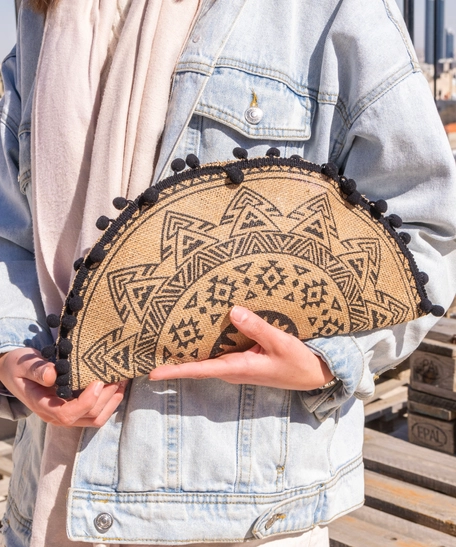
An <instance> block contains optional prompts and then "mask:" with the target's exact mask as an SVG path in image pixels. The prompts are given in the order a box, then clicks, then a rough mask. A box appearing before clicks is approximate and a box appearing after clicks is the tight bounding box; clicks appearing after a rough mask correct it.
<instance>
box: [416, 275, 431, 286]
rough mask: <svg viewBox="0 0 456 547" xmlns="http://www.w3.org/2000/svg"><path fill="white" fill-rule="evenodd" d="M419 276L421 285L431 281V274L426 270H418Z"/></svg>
mask: <svg viewBox="0 0 456 547" xmlns="http://www.w3.org/2000/svg"><path fill="white" fill-rule="evenodd" d="M417 277H418V280H419V282H420V283H421V285H426V284H427V283H429V276H428V274H427V273H426V272H418V274H417Z"/></svg>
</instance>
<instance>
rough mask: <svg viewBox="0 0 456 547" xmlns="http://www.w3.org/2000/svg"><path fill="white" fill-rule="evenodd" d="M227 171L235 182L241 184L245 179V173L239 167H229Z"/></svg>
mask: <svg viewBox="0 0 456 547" xmlns="http://www.w3.org/2000/svg"><path fill="white" fill-rule="evenodd" d="M225 172H226V174H227V175H228V178H229V179H230V181H231V182H232V183H233V184H241V182H243V180H244V173H243V172H242V171H241V169H238V168H237V167H229V168H227V169H225Z"/></svg>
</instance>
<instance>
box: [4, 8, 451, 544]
mask: <svg viewBox="0 0 456 547" xmlns="http://www.w3.org/2000/svg"><path fill="white" fill-rule="evenodd" d="M42 32H43V21H42V19H41V18H40V17H39V16H37V15H35V14H33V13H32V12H30V11H28V10H27V9H23V10H22V11H21V15H20V26H19V38H18V44H17V47H16V49H15V50H13V52H12V53H11V54H10V56H9V57H7V58H6V60H5V62H4V64H3V75H4V81H5V88H6V93H5V96H4V99H3V101H2V103H1V119H0V131H1V132H0V136H1V146H2V153H1V154H0V177H1V179H0V180H1V187H0V192H1V198H0V253H1V261H2V262H1V264H0V275H1V285H0V351H1V352H5V351H8V350H11V349H13V348H15V347H21V346H24V345H33V346H35V347H38V348H39V347H42V346H43V345H45V344H47V343H49V341H50V340H51V334H50V333H49V331H48V330H47V327H46V326H45V322H44V319H43V310H42V305H41V301H40V294H39V288H38V283H37V280H36V271H35V265H34V258H33V243H32V233H31V216H30V199H31V176H30V166H31V157H30V138H31V127H30V120H31V116H30V114H31V109H32V103H33V85H34V73H35V68H36V65H37V57H38V53H39V44H40V41H41V37H42ZM252 92H255V94H256V96H257V98H258V106H259V107H260V108H261V110H262V111H263V118H262V119H261V121H260V122H259V123H256V124H253V123H250V122H249V119H248V117H246V110H247V109H248V108H249V106H250V103H251V100H252ZM235 146H242V147H245V148H247V149H248V150H249V156H250V157H254V156H262V155H264V154H265V152H266V150H267V149H268V148H269V147H270V146H275V147H277V148H278V149H279V150H280V152H281V155H282V156H286V157H289V156H290V155H292V154H299V155H301V156H303V157H304V158H306V159H307V160H309V161H312V162H315V163H320V164H321V163H324V162H327V161H332V162H335V163H336V164H337V165H338V166H339V167H340V168H343V169H344V171H345V174H346V175H347V176H349V177H352V178H354V179H355V180H356V181H357V184H358V188H359V189H360V191H361V192H362V193H364V194H365V195H366V196H367V197H368V198H369V199H372V200H376V199H380V198H383V199H386V200H387V201H388V204H389V211H390V212H392V213H396V214H398V215H400V216H401V217H402V219H403V221H404V226H403V230H404V231H406V232H409V233H410V235H411V237H412V240H411V243H410V248H411V250H412V252H413V253H414V256H415V259H416V261H417V264H418V266H419V268H420V270H422V271H426V272H428V273H429V275H430V282H429V284H428V286H427V290H428V293H429V297H430V299H431V300H432V301H433V302H436V303H438V304H441V305H443V306H448V305H449V304H450V302H451V300H452V298H453V296H454V293H455V291H456V283H455V272H456V253H455V233H456V217H455V215H454V211H455V207H456V184H455V166H454V160H453V157H452V154H451V151H450V148H449V145H448V142H447V139H446V136H445V133H444V131H443V128H442V126H441V123H440V120H439V118H438V115H437V112H436V109H435V106H434V102H433V99H432V96H431V93H430V90H429V86H428V84H427V82H426V80H425V79H424V77H423V75H422V73H421V71H420V67H419V64H418V62H417V59H416V56H415V53H414V51H413V48H412V46H411V44H410V41H409V38H408V35H407V32H406V30H405V28H404V24H403V21H402V19H401V15H400V13H399V11H398V8H397V6H396V2H395V0H369V2H364V1H363V0H321V1H319V2H315V1H313V0H231V1H230V2H221V1H216V0H203V3H202V8H201V11H200V14H199V17H198V20H197V21H196V24H195V26H194V28H193V30H192V33H191V36H190V38H189V41H188V44H187V46H186V48H185V49H184V51H183V53H182V55H181V58H180V60H179V62H178V64H177V67H176V71H175V77H174V80H173V86H172V92H171V96H170V103H169V111H168V115H167V120H166V126H165V130H164V133H163V138H162V145H161V153H160V157H159V160H158V164H157V168H156V176H155V181H156V180H159V179H161V178H163V177H165V176H167V175H169V174H170V173H171V170H170V163H171V161H172V160H173V159H174V158H175V157H185V156H186V155H187V154H188V153H195V154H196V155H197V156H198V157H199V158H200V160H201V162H212V161H218V160H226V159H230V158H231V157H232V155H231V151H232V149H233V148H234V147H235ZM435 320H436V318H435V317H433V316H426V317H423V318H421V319H418V320H415V321H412V322H410V323H407V324H401V325H397V326H394V327H391V328H385V329H379V330H376V331H372V332H366V333H357V334H355V335H352V336H335V337H333V338H329V339H328V338H325V339H324V338H322V339H314V340H312V341H309V342H307V344H308V346H309V347H310V348H311V349H312V351H314V352H315V353H317V354H319V355H320V356H322V357H323V359H324V360H325V361H326V362H327V363H328V366H329V367H330V369H331V371H332V372H333V374H334V375H335V376H337V377H338V378H339V379H340V381H339V382H338V383H337V384H336V385H335V386H334V387H333V388H331V389H329V390H324V391H322V390H314V391H312V392H299V391H285V390H280V389H272V388H266V387H256V386H252V385H243V386H237V385H231V384H228V383H224V382H222V381H219V380H201V381H197V380H180V381H167V382H161V383H160V382H158V383H151V382H149V381H148V380H147V379H146V378H139V379H136V380H135V381H133V382H132V383H131V385H130V390H129V394H128V396H127V397H126V398H125V400H124V401H123V403H122V404H121V406H120V407H119V409H118V410H117V412H116V413H115V414H114V415H113V416H112V418H111V419H110V420H109V421H108V423H107V424H106V425H105V426H104V427H103V428H101V429H99V430H95V429H91V428H87V429H85V430H83V432H82V435H81V443H80V447H79V450H78V454H77V456H76V461H75V467H74V472H73V479H72V487H71V489H70V491H69V492H68V497H67V500H68V501H67V510H68V516H67V533H68V535H69V537H70V538H71V539H74V540H77V541H85V542H89V543H90V542H96V543H102V542H107V543H109V542H112V543H122V542H125V543H130V544H134V543H137V544H145V543H152V544H153V543H162V544H167V543H168V544H179V543H190V542H202V541H205V542H217V541H230V542H235V541H244V540H246V539H249V538H267V537H272V536H274V535H276V534H283V533H291V532H298V531H305V530H308V529H310V528H312V527H313V526H315V525H316V524H325V523H328V522H330V521H331V520H333V519H334V518H336V517H338V516H340V515H342V514H344V513H347V512H349V511H350V510H352V509H354V508H356V507H358V506H360V505H361V504H362V503H363V467H362V455H361V449H362V438H363V405H362V401H361V399H365V398H367V397H369V396H370V395H371V394H372V392H373V389H374V377H375V375H377V374H380V373H382V372H383V371H384V370H386V369H388V368H390V367H394V366H395V365H396V364H398V363H399V362H400V361H401V360H403V359H404V358H405V357H406V356H407V355H409V354H410V353H411V352H412V351H413V350H414V349H415V348H416V346H417V345H418V344H419V342H420V340H421V339H422V338H423V336H424V335H425V333H426V332H427V331H428V330H429V329H430V328H431V327H432V325H433V322H434V321H435ZM0 410H1V414H2V415H3V416H9V417H10V418H12V419H21V420H20V423H19V428H18V435H17V440H16V448H15V454H14V462H15V472H14V475H13V477H12V480H11V491H10V497H9V505H8V510H7V516H6V518H5V521H4V529H5V536H6V539H7V545H8V547H10V546H14V547H23V546H25V545H27V544H28V537H29V534H30V528H31V523H32V515H33V503H34V491H35V488H34V485H35V484H36V480H37V473H38V469H39V458H40V453H41V449H42V443H43V434H44V433H43V429H44V426H43V425H42V424H40V422H39V420H37V418H36V417H35V416H33V415H32V416H30V417H29V418H27V419H22V418H25V417H26V416H27V415H28V411H27V410H26V409H25V408H24V407H23V405H21V404H20V402H18V401H17V400H15V399H14V398H11V397H0ZM29 447H32V448H29ZM102 513H107V514H109V515H110V517H111V521H110V522H112V524H111V526H109V527H108V528H107V529H106V530H104V531H102V532H101V531H99V530H97V528H96V524H95V523H96V518H97V516H98V515H100V514H102Z"/></svg>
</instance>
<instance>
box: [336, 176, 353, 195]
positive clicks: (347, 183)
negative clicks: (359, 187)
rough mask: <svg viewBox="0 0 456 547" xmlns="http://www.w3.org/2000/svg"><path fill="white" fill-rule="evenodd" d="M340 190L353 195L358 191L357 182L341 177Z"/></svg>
mask: <svg viewBox="0 0 456 547" xmlns="http://www.w3.org/2000/svg"><path fill="white" fill-rule="evenodd" d="M340 189H341V190H342V192H343V193H344V194H347V195H348V194H351V193H352V192H354V191H355V190H356V182H355V181H354V180H353V179H347V178H345V177H341V179H340Z"/></svg>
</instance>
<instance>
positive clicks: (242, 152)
mask: <svg viewBox="0 0 456 547" xmlns="http://www.w3.org/2000/svg"><path fill="white" fill-rule="evenodd" d="M233 156H234V157H235V158H237V159H238V160H246V159H247V158H248V157H249V153H248V152H247V150H246V149H245V148H241V147H240V146H236V148H235V149H234V150H233Z"/></svg>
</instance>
